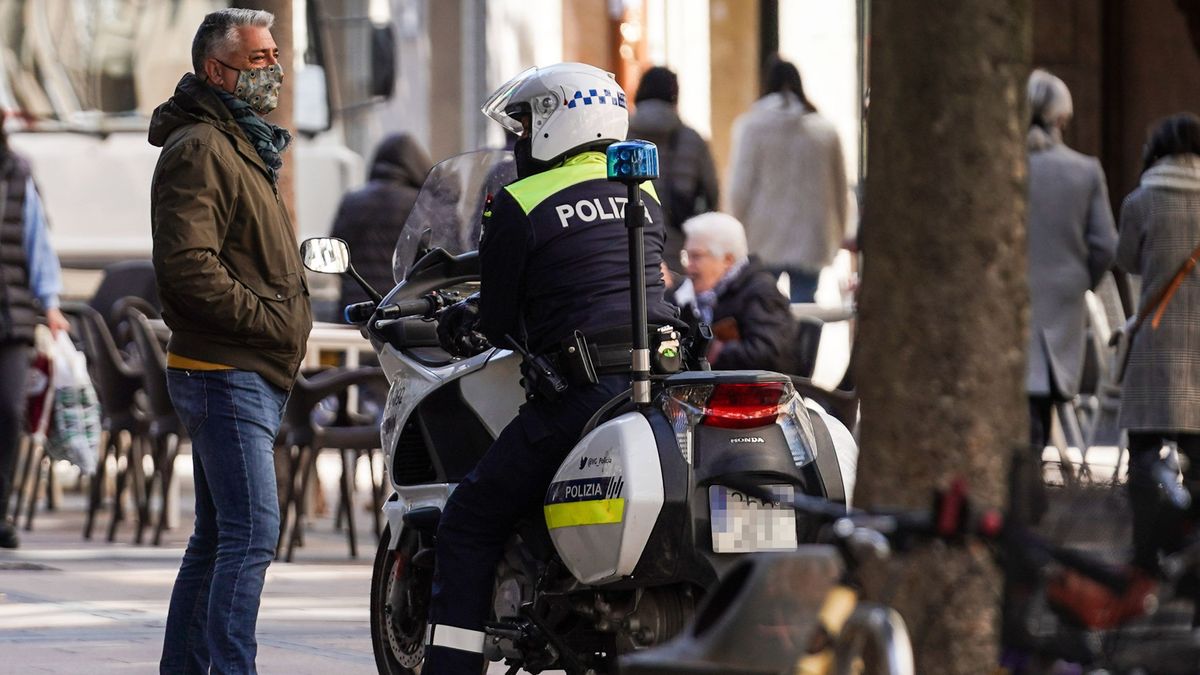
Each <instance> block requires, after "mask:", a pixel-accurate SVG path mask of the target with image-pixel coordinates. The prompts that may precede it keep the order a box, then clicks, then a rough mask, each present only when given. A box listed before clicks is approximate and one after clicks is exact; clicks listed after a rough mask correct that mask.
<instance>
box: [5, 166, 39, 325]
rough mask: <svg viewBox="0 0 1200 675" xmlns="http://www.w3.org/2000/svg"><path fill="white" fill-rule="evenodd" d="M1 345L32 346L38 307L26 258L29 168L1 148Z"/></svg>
mask: <svg viewBox="0 0 1200 675" xmlns="http://www.w3.org/2000/svg"><path fill="white" fill-rule="evenodd" d="M0 181H2V182H3V183H2V184H0V193H2V194H3V199H0V344H3V343H5V342H21V343H25V344H33V327H34V326H35V325H36V324H37V322H38V313H39V312H38V306H37V301H36V300H35V299H34V296H33V291H32V290H31V289H30V287H29V260H28V258H27V257H26V255H25V197H26V195H25V186H26V184H27V183H28V181H29V165H28V164H27V163H26V162H25V160H24V159H22V158H21V157H18V156H17V155H15V154H13V153H11V152H9V151H8V149H7V148H5V147H3V146H0Z"/></svg>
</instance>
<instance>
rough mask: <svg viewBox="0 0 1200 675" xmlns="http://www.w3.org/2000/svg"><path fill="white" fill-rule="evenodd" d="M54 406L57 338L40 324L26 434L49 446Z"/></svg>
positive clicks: (31, 371) (30, 375)
mask: <svg viewBox="0 0 1200 675" xmlns="http://www.w3.org/2000/svg"><path fill="white" fill-rule="evenodd" d="M53 404H54V338H53V337H52V336H51V335H50V329H49V328H47V327H45V326H43V325H41V324H38V325H37V326H36V327H34V334H33V361H32V362H31V363H30V364H29V373H28V375H27V376H26V377H25V430H26V431H28V432H29V433H30V434H32V435H33V436H35V437H36V438H37V441H38V443H40V444H42V445H45V441H46V429H47V427H48V425H49V424H50V409H51V407H52V406H53Z"/></svg>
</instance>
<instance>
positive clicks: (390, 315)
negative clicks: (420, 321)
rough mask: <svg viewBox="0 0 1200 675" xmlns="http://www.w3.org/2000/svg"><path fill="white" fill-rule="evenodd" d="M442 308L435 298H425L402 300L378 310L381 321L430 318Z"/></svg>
mask: <svg viewBox="0 0 1200 675" xmlns="http://www.w3.org/2000/svg"><path fill="white" fill-rule="evenodd" d="M440 307H441V303H440V302H438V301H437V298H436V297H435V296H429V295H427V296H425V297H423V298H414V299H412V300H401V301H400V302H397V303H395V304H391V305H384V306H383V307H380V308H379V309H378V310H376V312H375V313H376V314H378V315H379V318H380V319H404V318H408V317H415V316H422V317H428V316H432V314H433V313H434V312H435V311H437V310H438V309H439V308H440Z"/></svg>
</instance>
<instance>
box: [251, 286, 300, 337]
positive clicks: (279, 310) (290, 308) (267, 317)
mask: <svg viewBox="0 0 1200 675" xmlns="http://www.w3.org/2000/svg"><path fill="white" fill-rule="evenodd" d="M303 280H304V275H302V274H300V273H299V272H288V273H285V274H277V275H272V276H270V277H267V278H265V279H262V278H260V279H254V280H251V281H250V282H249V283H246V287H247V288H249V289H250V291H251V292H253V293H254V294H255V295H256V296H258V299H259V301H260V308H261V310H262V313H261V317H262V320H261V324H260V325H261V329H260V330H259V331H258V334H257V335H252V336H249V338H248V339H247V344H248V345H250V346H253V347H260V348H269V349H287V350H289V351H295V350H298V349H300V348H301V347H302V345H303V343H304V339H305V336H307V335H308V328H309V323H308V322H309V319H308V314H307V311H306V308H307V305H308V299H307V298H306V297H303V296H304V295H305V289H304V281H303ZM298 296H300V297H298ZM302 307H304V308H305V309H302Z"/></svg>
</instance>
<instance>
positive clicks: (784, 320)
mask: <svg viewBox="0 0 1200 675" xmlns="http://www.w3.org/2000/svg"><path fill="white" fill-rule="evenodd" d="M680 296H682V293H681V294H680ZM680 296H677V298H676V299H678V297H680ZM685 306H686V307H685V311H691V312H693V313H694V314H695V313H696V312H697V310H696V308H695V306H694V305H692V304H691V303H685ZM711 325H712V326H713V332H714V333H716V334H717V336H718V339H720V337H721V336H722V335H729V334H730V333H732V332H736V335H737V339H735V340H727V341H725V344H724V346H723V347H722V348H721V351H720V353H719V354H718V355H717V358H716V360H714V361H713V362H712V364H711V365H712V368H713V370H773V371H776V372H780V373H791V372H793V371H794V370H795V365H796V364H795V356H794V354H793V346H794V344H795V339H794V338H795V335H796V321H795V320H794V319H793V318H792V311H791V305H790V303H789V301H788V298H787V296H785V295H784V294H783V293H780V292H779V287H778V285H777V284H776V281H775V276H774V275H773V274H771V273H769V272H767V271H766V270H764V269H763V268H762V267H761V266H760V265H759V264H758V263H757V262H756V261H754V260H753V259H751V261H750V262H748V263H746V266H745V267H743V268H742V270H741V272H740V273H738V275H737V276H736V277H734V278H733V279H731V280H729V281H728V282H726V284H725V285H724V286H723V287H722V288H720V289H719V290H718V292H717V304H716V306H715V307H714V308H713V318H712V324H711Z"/></svg>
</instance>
